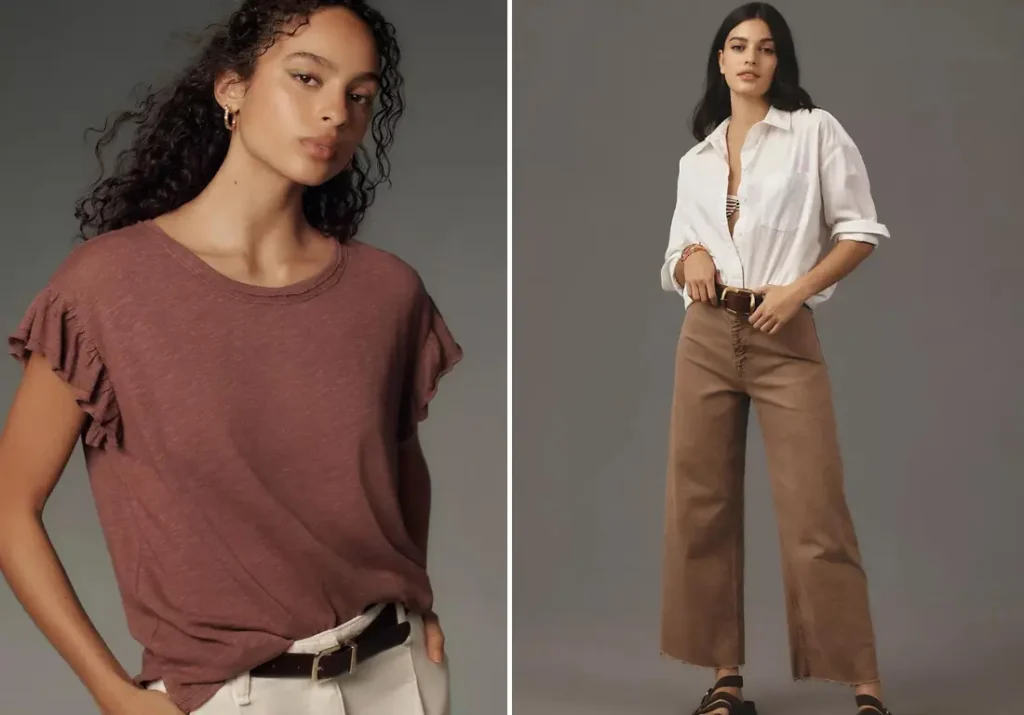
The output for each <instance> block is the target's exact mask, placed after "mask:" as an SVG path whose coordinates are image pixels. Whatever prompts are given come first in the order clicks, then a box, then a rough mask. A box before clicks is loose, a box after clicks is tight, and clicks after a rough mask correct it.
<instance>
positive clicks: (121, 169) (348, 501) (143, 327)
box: [0, 0, 462, 715]
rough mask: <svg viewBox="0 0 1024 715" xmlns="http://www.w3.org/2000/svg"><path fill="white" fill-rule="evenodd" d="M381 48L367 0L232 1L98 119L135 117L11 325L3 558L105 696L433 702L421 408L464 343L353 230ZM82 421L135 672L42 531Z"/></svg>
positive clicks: (438, 634)
mask: <svg viewBox="0 0 1024 715" xmlns="http://www.w3.org/2000/svg"><path fill="white" fill-rule="evenodd" d="M398 61H399V47H398V44H397V42H396V38H395V33H394V28H393V27H392V26H391V25H390V24H389V23H388V22H386V21H385V20H384V18H383V17H382V16H381V15H380V14H379V13H378V12H376V11H375V10H373V9H372V8H370V7H369V6H367V5H366V4H365V3H363V2H360V1H359V0H335V1H333V2H327V1H314V0H305V1H304V0H291V1H286V0H281V1H279V2H270V1H268V0H247V1H246V2H245V3H244V4H243V5H242V7H241V8H240V9H239V10H237V11H236V12H235V13H234V14H233V15H232V16H231V18H230V19H229V21H228V22H227V23H226V24H225V25H224V26H221V27H218V28H216V29H215V32H214V34H213V36H212V38H211V39H210V41H209V43H208V45H207V46H206V48H205V50H204V51H203V53H202V55H201V57H200V58H199V59H198V61H197V62H196V63H195V64H194V65H193V66H191V67H190V68H189V69H188V70H187V71H186V72H185V73H184V74H183V75H182V76H181V77H180V79H178V81H176V82H175V83H173V84H172V86H170V87H169V88H167V89H165V90H163V91H160V92H157V93H154V94H152V95H151V96H149V97H148V98H147V99H145V100H144V101H143V102H142V103H141V105H140V106H139V107H138V108H137V109H136V110H135V111H129V112H125V113H123V114H121V115H120V116H119V117H118V118H117V120H116V121H115V122H114V123H113V124H112V125H111V126H110V128H109V129H108V130H107V131H106V133H104V134H103V136H102V137H101V139H100V140H99V144H98V146H97V155H98V156H101V155H102V151H103V149H104V148H105V147H106V146H107V145H109V144H110V143H111V142H112V141H113V140H114V139H115V138H116V136H117V135H118V133H119V131H120V129H122V128H124V126H125V125H127V124H135V125H137V129H136V132H135V135H134V140H133V142H132V144H131V146H130V147H129V148H128V149H126V150H125V151H124V152H123V153H121V155H120V156H119V157H118V161H117V164H116V166H115V168H114V171H113V173H112V174H111V175H110V176H107V177H106V178H103V177H101V180H100V181H99V182H98V183H97V184H96V185H95V186H94V187H93V189H92V191H91V193H90V194H89V195H87V196H86V197H85V198H83V199H82V200H81V201H80V202H79V203H78V206H77V212H76V213H77V217H78V218H79V220H80V222H81V229H82V238H83V239H84V241H83V242H82V243H81V244H79V245H77V246H76V247H75V248H74V249H73V250H72V252H71V254H70V255H69V256H68V257H67V258H66V259H65V261H64V262H63V263H62V265H61V266H60V267H59V268H58V269H57V271H56V272H55V273H54V274H53V276H52V278H51V279H50V281H49V282H48V283H47V285H46V286H44V288H43V289H42V290H41V291H40V292H39V293H38V294H37V296H36V297H35V299H34V300H33V301H32V302H31V304H30V306H29V307H28V310H27V312H26V313H25V315H24V318H23V319H22V320H21V322H20V325H18V327H17V329H16V331H15V332H14V333H13V334H12V335H11V336H10V338H9V343H10V349H11V352H12V354H13V355H14V357H15V358H17V359H18V360H19V361H20V362H21V363H22V364H24V368H25V369H24V373H23V377H22V381H21V384H20V385H19V387H18V390H17V392H16V395H15V398H14V402H13V405H12V407H11V410H10V414H9V417H8V421H7V426H6V428H5V430H4V433H3V435H2V437H0V474H2V475H3V479H2V480H0V505H2V506H0V510H2V513H0V524H2V527H0V567H2V569H3V572H4V574H5V576H6V577H7V579H8V581H9V582H10V584H11V586H12V588H13V590H14V592H15V594H16V596H17V597H18V598H19V600H20V601H21V603H22V604H23V605H24V607H25V609H26V611H27V612H28V613H29V615H30V616H31V617H32V618H33V620H34V621H35V622H36V624H37V625H38V626H39V628H40V629H41V630H42V632H43V633H44V634H45V636H46V637H47V638H48V639H49V640H50V642H51V643H52V644H53V645H54V647H55V648H56V649H57V650H58V652H59V653H60V654H61V656H62V657H63V658H64V659H65V660H66V661H67V663H68V664H69V666H70V667H71V668H72V669H73V670H74V672H75V673H76V674H77V675H78V677H79V678H80V679H81V680H82V682H83V683H84V684H85V686H86V687H87V688H88V690H89V691H90V693H91V694H92V696H93V698H94V699H95V701H96V702H97V704H98V705H99V707H100V709H101V710H102V712H104V713H107V714H109V715H175V714H178V713H202V714H203V715H219V714H220V713H229V712H230V713H236V712H244V711H246V710H251V711H252V712H254V713H256V712H259V713H289V714H295V715H300V714H302V713H341V712H344V713H347V714H348V715H392V714H393V713H402V714H403V715H407V714H408V715H416V714H419V715H440V714H442V713H447V712H448V709H449V706H448V671H447V661H446V657H445V655H444V647H443V634H442V631H441V629H440V625H439V622H438V619H437V617H436V616H435V615H434V613H433V611H432V608H433V594H432V590H431V584H430V580H429V578H428V576H427V570H426V554H427V535H428V530H429V529H428V526H429V514H430V479H429V472H428V469H427V465H426V462H425V460H424V457H423V453H422V450H421V448H420V446H419V443H418V440H417V425H418V423H419V422H420V421H422V420H423V419H424V418H425V417H426V416H427V405H428V402H429V401H430V400H431V398H432V397H433V396H434V393H435V391H436V389H437V382H438V380H439V379H440V377H441V376H442V375H443V374H445V373H446V372H448V371H449V370H450V369H451V368H452V367H453V366H454V365H455V363H456V362H458V361H459V359H460V358H461V355H462V352H461V349H460V347H459V345H458V343H456V342H455V340H454V339H453V337H452V335H451V333H450V332H449V331H448V329H447V327H446V325H445V322H444V320H443V319H442V317H441V315H440V313H439V312H438V310H437V308H436V306H435V305H434V303H433V301H432V300H431V297H430V295H429V293H428V292H427V291H426V289H425V287H424V286H423V283H422V281H421V280H420V278H419V275H418V274H417V273H416V271H415V270H414V269H412V268H411V267H410V266H408V265H407V264H405V263H404V262H402V261H401V260H400V259H398V258H397V257H395V256H393V255H391V254H389V253H387V252H384V251H382V250H380V249H376V248H372V247H370V246H368V245H366V244H364V243H361V242H360V241H358V240H356V239H355V235H356V232H357V229H358V228H359V224H360V222H361V221H362V219H363V216H364V214H365V212H366V210H367V208H368V207H369V206H370V204H371V203H372V200H373V196H374V189H375V187H376V186H377V185H379V184H380V183H381V182H382V181H385V180H387V179H388V175H389V164H388V158H387V154H388V150H389V148H390V147H391V144H392V137H393V132H394V129H395V125H396V123H397V121H398V119H399V117H400V116H401V114H402V110H403V100H402V96H401V85H402V80H401V75H400V74H399V70H398ZM368 130H369V131H370V133H371V134H372V140H373V150H372V151H366V150H364V149H363V148H362V143H363V141H364V138H365V135H366V133H367V131H368ZM79 439H81V441H82V444H83V449H84V453H85V459H86V465H87V468H88V472H89V479H90V484H91V487H92V491H93V494H94V497H95V501H96V506H97V510H98V513H99V517H100V522H101V525H102V527H103V531H104V535H105V538H106V542H107V545H108V547H109V550H110V554H111V557H112V561H113V566H114V573H115V576H116V578H117V582H118V587H119V589H120V593H121V596H122V600H123V604H124V608H125V613H126V616H127V620H128V625H129V630H130V632H131V633H132V635H133V637H134V638H135V639H136V640H138V641H139V642H140V643H141V645H142V646H143V649H144V650H143V659H142V667H141V672H140V673H139V674H138V675H135V676H134V677H133V676H130V675H129V674H128V673H127V672H126V671H125V670H124V669H123V668H122V667H121V666H120V665H119V664H118V662H117V661H116V659H115V658H114V656H113V655H112V653H111V651H110V650H109V648H108V647H107V646H106V645H105V643H104V642H103V640H102V638H101V637H100V636H99V634H98V633H97V632H96V629H95V628H94V626H93V624H92V623H91V621H90V620H89V618H88V616H87V615H86V613H85V612H84V610H83V608H82V606H81V604H80V603H79V601H78V599H77V598H76V595H75V593H74V591H73V588H72V586H71V584H70V583H69V581H68V579H67V577H66V575H65V573H64V570H63V568H62V565H61V563H60V561H59V559H58V557H57V554H56V553H55V551H54V549H53V546H52V545H51V543H50V541H49V538H48V536H47V533H46V531H45V528H44V526H43V523H42V511H43V508H44V505H45V503H46V501H47V499H48V497H49V494H50V493H51V491H52V490H53V488H54V486H55V484H56V483H57V481H58V479H59V477H60V475H61V473H62V472H63V470H64V468H65V466H66V464H67V461H68V459H69V457H70V453H71V451H72V449H73V447H74V445H75V444H76V442H77V441H78V440H79ZM250 705H251V706H253V707H247V706H250Z"/></svg>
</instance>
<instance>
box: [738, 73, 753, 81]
mask: <svg viewBox="0 0 1024 715" xmlns="http://www.w3.org/2000/svg"><path fill="white" fill-rule="evenodd" d="M736 76H737V77H739V78H740V79H746V80H751V81H753V80H755V79H757V78H758V75H757V74H755V73H753V72H741V73H740V74H738V75H736Z"/></svg>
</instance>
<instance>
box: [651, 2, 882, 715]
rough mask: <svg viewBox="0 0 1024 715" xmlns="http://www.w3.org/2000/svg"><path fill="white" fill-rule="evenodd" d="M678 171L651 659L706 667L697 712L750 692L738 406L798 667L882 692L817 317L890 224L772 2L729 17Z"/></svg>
mask: <svg viewBox="0 0 1024 715" xmlns="http://www.w3.org/2000/svg"><path fill="white" fill-rule="evenodd" d="M693 134H694V136H695V137H696V139H697V142H698V143H697V144H696V145H695V146H694V147H693V148H692V149H690V150H689V151H688V152H687V153H686V154H685V156H683V158H682V159H681V160H680V163H679V180H678V196H677V202H676V209H675V213H674V215H673V219H672V225H671V230H670V239H669V245H668V249H667V251H666V254H665V261H664V263H663V266H662V274H661V282H662V287H663V288H664V289H665V290H667V291H674V292H678V293H679V294H681V295H682V297H683V301H684V304H685V306H686V315H685V319H684V320H683V326H682V330H681V334H680V339H679V345H678V350H677V353H676V376H675V389H674V397H673V407H672V418H671V438H670V449H669V452H670V455H669V469H668V481H667V491H666V495H667V499H666V528H665V561H664V570H665V577H664V590H663V610H662V632H661V644H662V646H661V648H662V651H663V652H664V653H665V654H667V655H669V656H671V657H673V658H676V659H678V660H681V661H684V662H687V663H690V664H694V665H698V666H704V667H709V668H714V669H715V670H716V682H715V684H714V686H712V688H711V689H710V690H708V692H707V693H706V694H705V696H704V698H703V699H702V700H701V702H700V704H699V705H698V706H697V709H696V711H695V712H696V713H701V714H704V713H714V714H715V715H754V713H755V709H754V704H753V702H751V701H744V700H743V696H742V693H741V688H742V685H743V680H742V677H741V676H740V674H739V667H740V666H741V665H743V664H744V622H743V598H744V597H743V593H744V589H743V553H744V551H743V475H744V461H745V446H746V435H747V421H748V414H749V407H750V404H751V402H753V404H754V407H755V408H756V409H757V411H758V418H759V423H760V425H761V429H762V433H763V435H764V441H765V452H766V454H767V458H768V466H769V471H770V473H771V479H772V489H773V495H774V500H775V506H776V512H777V514H778V521H779V529H780V538H781V549H782V557H783V574H784V582H785V586H786V605H787V616H788V622H789V627H790V630H789V635H790V653H791V665H792V672H793V676H794V678H797V679H802V678H818V679H823V680H829V681H833V682H839V683H845V684H848V685H851V686H855V688H856V703H857V706H858V707H859V711H860V713H862V714H863V715H889V713H888V710H886V709H885V706H884V705H883V704H882V702H881V690H880V683H879V675H878V667H877V663H876V657H875V639H874V633H873V627H872V622H871V617H870V612H869V604H868V589H867V582H866V578H865V575H864V571H863V569H862V567H861V557H860V553H859V548H858V543H857V538H856V536H855V533H854V528H853V524H852V521H851V517H850V514H849V511H848V508H847V504H846V499H845V495H844V489H843V473H842V464H841V460H840V454H839V445H838V440H837V435H836V424H835V417H834V413H833V406H832V397H831V388H830V383H829V377H828V372H827V367H826V364H825V361H824V358H823V356H822V351H821V346H820V344H819V342H818V336H817V331H816V328H815V324H814V317H813V312H812V311H813V309H814V307H815V306H817V305H819V304H820V303H822V302H823V301H825V300H827V299H828V298H829V297H830V296H831V294H832V293H833V291H834V289H835V284H836V283H837V282H839V281H840V280H841V279H842V278H844V277H845V276H847V275H848V274H849V273H851V272H852V271H853V270H854V269H855V268H856V267H857V266H858V265H859V264H860V263H861V261H863V260H864V259H865V258H866V257H867V256H868V255H869V254H870V253H871V252H872V251H873V249H874V247H875V246H876V245H877V244H878V241H879V237H887V236H888V230H887V229H886V227H885V226H884V225H882V224H881V223H879V222H878V219H877V217H876V214H875V207H874V203H873V200H872V197H871V192H870V188H869V182H868V177H867V172H866V170H865V167H864V162H863V161H862V158H861V155H860V152H859V151H858V149H857V147H856V145H855V144H854V142H853V140H852V139H851V138H850V136H849V134H848V133H847V132H846V131H845V130H844V129H843V127H842V126H841V125H840V123H839V122H838V121H837V120H836V119H835V117H833V116H832V115H831V114H829V113H828V112H826V111H824V110H822V109H819V108H817V107H815V105H814V104H813V103H812V101H811V99H810V97H809V96H808V94H807V92H806V91H804V90H803V88H801V86H800V75H799V69H798V66H797V60H796V51H795V48H794V44H793V37H792V34H791V32H790V29H789V27H788V25H787V24H786V21H785V20H784V19H783V17H782V16H781V15H780V14H779V12H778V11H777V10H776V9H775V8H773V7H772V6H771V5H769V4H767V3H750V4H747V5H744V6H742V7H740V8H738V9H737V10H735V11H734V12H732V13H730V14H729V16H728V17H727V18H726V19H725V21H724V22H723V23H722V25H721V27H720V28H719V30H718V33H717V34H716V35H715V39H714V42H713V44H712V47H711V53H710V56H709V58H708V68H707V79H706V85H705V92H704V97H703V98H702V99H701V101H700V103H699V105H698V106H697V109H696V111H695V113H694V117H693Z"/></svg>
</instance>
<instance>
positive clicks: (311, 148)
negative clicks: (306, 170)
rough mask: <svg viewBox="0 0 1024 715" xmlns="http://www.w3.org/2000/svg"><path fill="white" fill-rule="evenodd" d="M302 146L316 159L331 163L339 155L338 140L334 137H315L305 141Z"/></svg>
mask: <svg viewBox="0 0 1024 715" xmlns="http://www.w3.org/2000/svg"><path fill="white" fill-rule="evenodd" d="M302 146H303V147H305V148H306V151H308V152H309V153H310V155H311V156H312V157H313V158H315V159H320V160H321V161H330V160H331V159H333V158H334V157H335V156H337V155H338V145H337V139H335V138H334V137H314V138H312V139H303V140H302Z"/></svg>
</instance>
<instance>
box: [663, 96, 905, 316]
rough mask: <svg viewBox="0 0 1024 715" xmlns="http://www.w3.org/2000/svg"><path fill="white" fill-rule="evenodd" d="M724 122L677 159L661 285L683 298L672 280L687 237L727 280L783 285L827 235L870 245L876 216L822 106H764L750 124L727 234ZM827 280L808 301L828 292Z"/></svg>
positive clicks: (860, 174)
mask: <svg viewBox="0 0 1024 715" xmlns="http://www.w3.org/2000/svg"><path fill="white" fill-rule="evenodd" d="M728 125H729V119H726V120H725V121H723V122H722V123H721V124H720V125H719V126H718V127H717V128H716V129H715V131H714V132H712V133H711V134H710V135H709V136H708V138H707V139H705V140H704V141H702V142H700V143H699V144H697V145H696V146H694V147H693V148H692V149H690V150H689V151H688V152H687V153H686V154H685V155H684V156H683V158H682V159H680V161H679V181H678V185H677V190H676V208H675V213H674V214H673V216H672V224H671V228H670V230H669V242H668V249H667V250H666V252H665V262H664V263H663V264H662V269H661V285H662V288H663V289H664V290H666V291H675V292H677V293H679V294H680V295H682V296H683V299H684V305H685V306H689V304H690V303H691V299H690V297H689V295H687V292H686V286H684V285H680V284H679V283H678V282H677V281H676V279H675V267H676V263H678V262H679V258H680V255H681V254H682V252H683V249H684V248H686V246H688V245H690V244H692V243H702V244H703V245H704V246H705V247H706V248H707V249H708V251H709V252H710V254H711V257H712V258H713V259H714V261H715V266H716V267H717V268H718V270H719V271H720V272H721V282H722V283H723V284H724V285H727V286H734V287H736V288H758V287H760V286H763V285H768V284H773V285H786V284H788V283H792V282H793V281H795V280H797V279H798V278H800V277H801V276H803V275H804V274H805V273H807V272H808V271H810V270H811V269H812V268H814V266H815V265H816V264H817V263H818V262H819V261H820V260H821V259H822V257H823V256H824V255H825V254H826V253H827V252H828V251H829V250H830V248H831V247H832V245H833V244H834V242H835V241H843V240H852V241H863V242H866V243H870V244H873V245H878V237H879V236H884V237H886V238H888V236H889V231H888V229H887V228H886V227H885V226H884V225H882V224H881V223H879V222H878V219H877V216H876V215H875V205H874V201H873V200H872V198H871V189H870V186H869V182H868V174H867V170H866V169H865V167H864V160H863V159H862V158H861V155H860V151H859V150H858V149H857V146H856V145H855V144H854V143H853V140H852V139H851V138H850V135H849V134H847V133H846V131H845V130H844V129H843V127H842V125H840V124H839V122H838V120H836V118H835V117H833V116H832V115H831V114H829V113H828V112H826V111H824V110H822V109H813V110H810V111H806V110H800V111H797V112H786V111H783V110H779V109H776V108H774V107H772V108H771V109H769V111H768V114H767V116H765V118H764V119H763V120H762V121H760V122H758V123H757V124H755V125H754V126H753V127H751V129H750V132H749V134H748V135H747V137H746V140H745V142H744V144H743V149H742V152H741V162H742V175H741V177H740V186H739V189H738V191H737V196H738V197H739V203H740V207H739V217H738V219H737V221H736V226H735V228H734V231H733V235H732V236H730V235H729V224H728V220H727V218H726V214H725V204H726V196H727V194H728V189H729V161H728V149H727V147H726V128H727V127H728ZM834 290H835V286H834V285H833V286H830V287H828V288H826V289H825V290H823V291H822V292H821V293H818V294H817V295H815V296H813V297H812V298H811V299H810V300H808V301H807V304H808V305H809V306H814V305H816V304H818V303H821V302H822V301H825V300H827V299H828V298H829V297H831V295H832V293H833V291H834Z"/></svg>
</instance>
